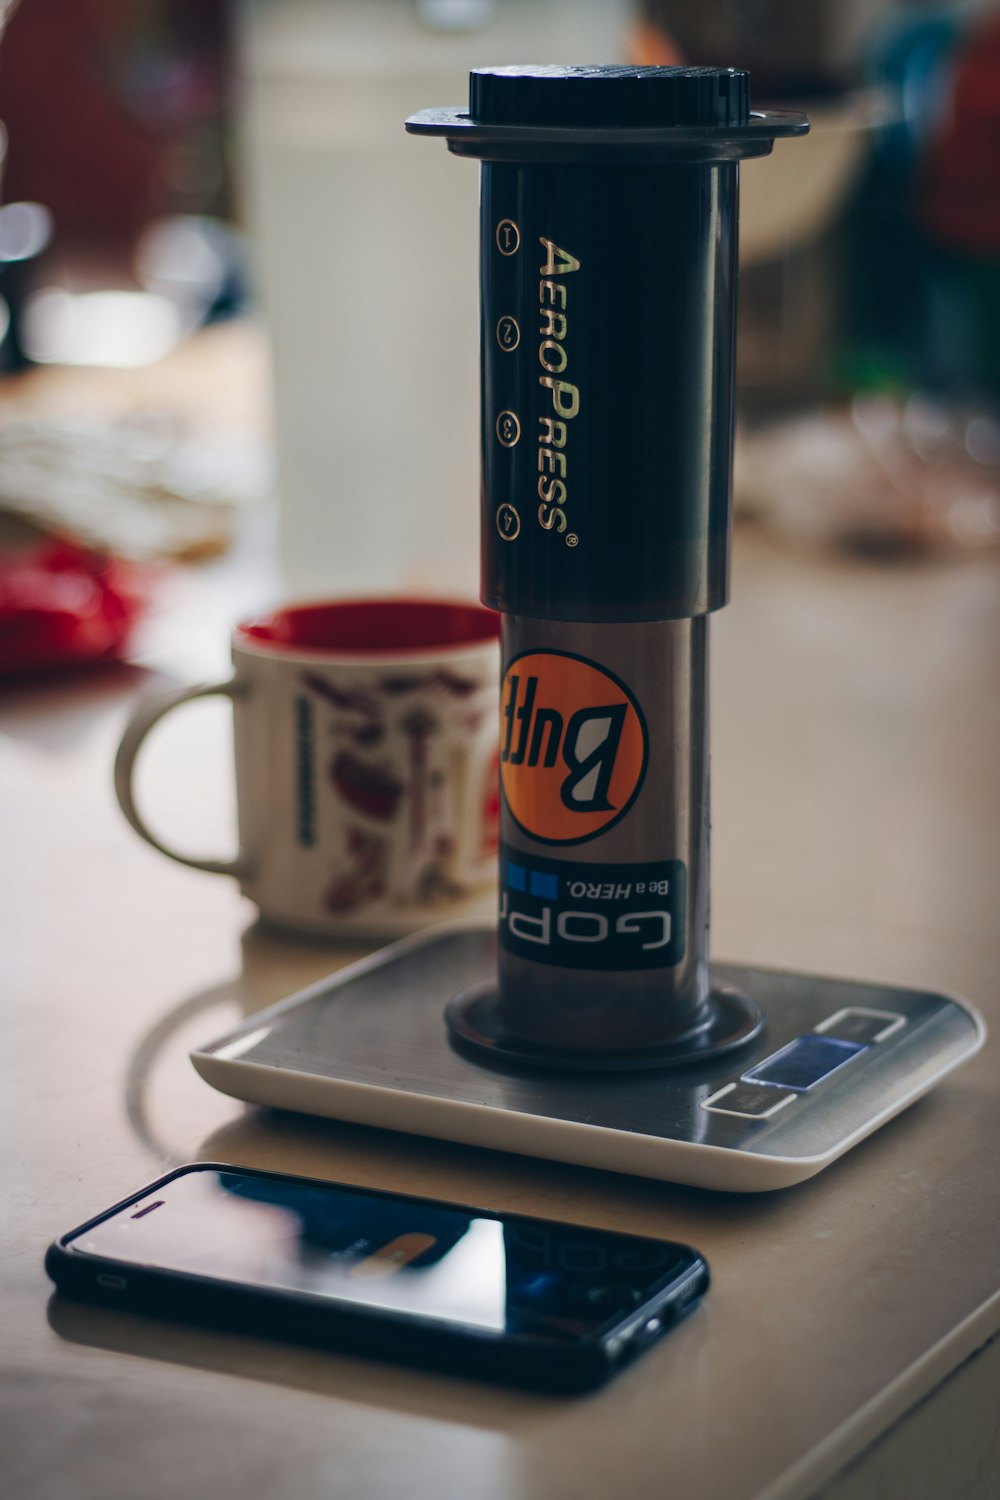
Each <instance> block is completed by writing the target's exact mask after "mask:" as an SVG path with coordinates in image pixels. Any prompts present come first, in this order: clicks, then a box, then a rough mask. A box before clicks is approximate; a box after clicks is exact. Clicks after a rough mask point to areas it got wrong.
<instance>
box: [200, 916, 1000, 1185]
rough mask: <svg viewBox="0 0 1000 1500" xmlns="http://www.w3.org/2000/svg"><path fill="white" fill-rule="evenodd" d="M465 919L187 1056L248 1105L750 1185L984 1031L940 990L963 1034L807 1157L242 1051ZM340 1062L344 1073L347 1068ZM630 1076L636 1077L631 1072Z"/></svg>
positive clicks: (795, 1167) (962, 1057)
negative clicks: (456, 1095) (967, 1029)
mask: <svg viewBox="0 0 1000 1500" xmlns="http://www.w3.org/2000/svg"><path fill="white" fill-rule="evenodd" d="M470 930H479V931H482V930H484V929H483V924H482V923H481V922H471V921H463V922H456V923H449V924H447V925H446V926H442V927H438V928H435V929H434V930H433V933H431V934H429V933H427V932H422V933H418V934H415V935H414V936H412V937H407V938H403V939H402V940H400V941H398V942H395V943H392V944H390V945H389V946H388V947H385V948H382V949H380V950H379V951H378V952H376V953H374V954H372V955H370V956H369V957H366V958H363V959H361V960H359V961H358V962H356V963H353V964H350V965H349V966H347V967H346V968H344V969H342V970H339V971H337V972H336V973H334V974H333V975H331V976H329V977H328V978H326V979H321V980H319V981H318V982H317V983H315V984H312V985H309V986H308V987H307V988H306V989H303V990H300V991H298V992H297V993H295V994H293V995H291V996H289V997H288V998H287V999H285V1000H282V1001H279V1002H278V1003H277V1004H275V1005H272V1006H269V1007H268V1008H267V1009H266V1010H262V1011H259V1012H257V1013H256V1014H254V1015H252V1016H250V1017H248V1018H247V1020H246V1021H245V1022H243V1023H242V1024H241V1025H240V1026H238V1027H237V1028H235V1029H234V1030H233V1031H231V1032H229V1033H227V1034H226V1035H225V1036H224V1037H221V1038H220V1039H219V1040H218V1041H216V1042H214V1043H212V1044H210V1045H209V1046H208V1047H206V1048H197V1049H195V1050H194V1051H192V1052H191V1054H190V1057H191V1061H192V1063H193V1064H194V1067H195V1069H196V1070H197V1072H198V1073H199V1074H200V1076H201V1077H202V1078H203V1079H204V1080H205V1082H206V1083H208V1084H210V1085H211V1086H212V1087H213V1088H215V1089H218V1090H219V1091H220V1092H221V1093H223V1094H228V1095H230V1096H231V1097H233V1098H236V1099H240V1100H243V1101H244V1102H246V1103H250V1104H259V1105H264V1106H267V1107H269V1108H273V1109H283V1110H291V1111H294V1112H297V1113H303V1114H311V1115H319V1116H322V1117H324V1118H327V1119H334V1120H341V1121H346V1122H350V1123H353V1124H358V1125H371V1126H375V1127H376V1128H378V1129H381V1130H398V1131H402V1132H404V1133H405V1134H411V1135H422V1136H431V1137H435V1138H438V1139H441V1140H448V1141H456V1142H460V1143H462V1144H464V1145H473V1146H483V1147H486V1148H487V1149H489V1150H495V1151H496V1150H499V1151H512V1152H516V1153H518V1154H519V1155H523V1156H535V1157H540V1158H542V1159H544V1160H550V1161H561V1162H567V1163H571V1164H574V1165H577V1166H586V1167H597V1168H599V1169H603V1170H605V1171H612V1172H624V1173H627V1174H630V1175H632V1176H637V1177H645V1178H651V1179H655V1180H659V1181H665V1182H675V1183H684V1184H687V1185H689V1186H693V1187H702V1188H711V1189H715V1190H718V1191H722V1192H754V1193H757V1192H768V1191H772V1190H774V1189H777V1188H785V1187H791V1186H793V1185H794V1184H796V1183H799V1182H803V1181H805V1180H807V1179H808V1178H810V1177H813V1176H815V1174H816V1173H817V1172H820V1171H821V1170H822V1169H823V1168H824V1167H826V1166H828V1165H829V1164H830V1163H831V1162H833V1161H835V1160H836V1159H837V1158H838V1157H840V1156H842V1155H843V1154H844V1153H845V1152H847V1151H849V1150H850V1149H851V1148H852V1147H853V1146H855V1145H857V1143H858V1142H859V1141H861V1140H863V1139H864V1138H865V1137H866V1136H868V1135H871V1134H872V1133H873V1132H874V1131H876V1130H877V1129H878V1128H879V1127H880V1126H881V1125H884V1124H885V1123H886V1121H888V1120H890V1119H892V1118H893V1117H894V1116H895V1115H897V1114H899V1113H901V1112H902V1111H903V1110H904V1109H906V1108H907V1107H908V1105H910V1104H912V1103H913V1102H914V1101H915V1100H917V1099H919V1098H921V1097H922V1096H923V1095H924V1094H926V1093H928V1092H929V1091H930V1090H931V1089H932V1088H934V1087H935V1086H936V1084H938V1083H939V1082H940V1081H941V1079H943V1078H944V1077H946V1076H947V1074H949V1073H950V1072H952V1071H953V1069H955V1068H956V1067H958V1066H959V1065H960V1064H961V1063H963V1062H965V1061H966V1060H967V1059H968V1058H970V1057H972V1056H973V1055H974V1054H975V1053H976V1052H978V1051H979V1049H980V1048H981V1047H982V1045H983V1042H984V1041H985V1038H986V1026H985V1023H984V1021H983V1019H982V1017H981V1016H980V1014H979V1013H978V1011H977V1010H976V1009H975V1008H974V1007H973V1006H972V1005H970V1004H969V1002H968V1001H966V1000H964V999H960V998H958V997H956V996H952V995H941V997H940V998H941V999H942V1000H946V1001H948V1002H950V1003H951V1004H953V1005H955V1006H956V1007H957V1008H958V1010H959V1011H962V1012H964V1013H965V1015H966V1016H967V1017H968V1018H969V1019H970V1020H971V1021H972V1023H973V1033H972V1038H971V1041H970V1042H969V1044H968V1045H967V1046H965V1047H964V1048H962V1049H961V1050H960V1051H959V1052H958V1053H957V1055H956V1054H952V1055H951V1056H949V1057H947V1058H946V1060H944V1061H943V1062H942V1064H941V1066H940V1067H939V1068H937V1069H936V1070H929V1071H924V1072H922V1073H921V1074H920V1075H919V1076H918V1077H917V1078H916V1079H915V1080H914V1083H913V1085H912V1087H910V1088H908V1089H905V1090H902V1091H900V1092H897V1093H896V1094H895V1096H894V1097H893V1098H892V1100H891V1102H890V1103H889V1104H887V1106H886V1107H885V1108H884V1109H882V1110H880V1111H878V1112H876V1113H873V1114H872V1115H870V1116H869V1117H868V1118H867V1119H866V1120H865V1122H864V1123H863V1125H861V1126H860V1127H859V1128H856V1129H854V1130H853V1131H851V1132H849V1133H848V1134H846V1135H845V1136H844V1137H843V1138H842V1139H840V1140H839V1141H838V1142H837V1143H836V1145H835V1146H834V1147H833V1148H832V1149H830V1150H828V1151H825V1152H822V1153H820V1154H817V1155H808V1156H798V1155H796V1156H781V1155H770V1154H768V1155H764V1154H761V1153H759V1152H751V1151H745V1150H740V1149H739V1148H736V1147H733V1146H713V1145H709V1144H707V1143H704V1142H692V1141H683V1140H673V1139H670V1138H667V1137H663V1136H658V1135H649V1134H644V1133H642V1132H641V1131H637V1130H636V1131H633V1130H623V1129H611V1128H607V1127H605V1126H601V1125H594V1124H589V1123H584V1122H582V1121H578V1120H568V1119H560V1118H552V1117H550V1116H546V1115H539V1114H534V1113H531V1112H530V1111H528V1110H525V1109H521V1108H505V1107H501V1106H497V1105H493V1104H488V1103H483V1102H479V1101H477V1100H476V1099H475V1098H474V1097H469V1098H467V1099H443V1098H439V1097H434V1096H433V1095H431V1094H428V1093H423V1092H421V1091H420V1081H419V1079H418V1078H417V1077H414V1078H412V1079H411V1080H408V1081H406V1082H405V1083H404V1082H403V1081H402V1080H400V1081H399V1082H397V1083H396V1084H395V1085H394V1086H385V1085H378V1084H372V1083H369V1082H359V1081H357V1080H356V1079H352V1078H350V1077H349V1076H343V1077H330V1076H327V1075H323V1074H320V1073H312V1072H307V1071H302V1070H298V1069H293V1068H290V1067H288V1066H278V1065H274V1064H265V1063H258V1062H253V1061H250V1060H249V1059H246V1058H245V1057H244V1056H243V1054H244V1053H245V1052H246V1051H249V1050H250V1049H251V1048H253V1047H254V1046H255V1045H256V1044H257V1042H258V1041H259V1040H260V1039H261V1037H262V1035H263V1034H264V1033H266V1031H267V1030H269V1029H270V1028H271V1027H272V1026H273V1025H274V1023H275V1022H276V1021H278V1020H280V1018H281V1017H283V1016H285V1015H286V1014H287V1013H288V1012H289V1011H291V1010H293V1009H295V1008H297V1007H299V1006H302V1005H307V1004H309V1003H310V1002H312V1001H313V1000H315V999H317V998H319V997H320V996H324V995H325V996H327V997H328V998H327V1003H329V1004H335V1003H336V1002H337V1000H338V991H340V990H343V989H346V988H347V986H349V985H350V983H351V981H352V980H354V979H357V978H359V977H360V976H362V975H367V974H370V973H371V972H372V971H373V970H376V969H378V968H379V967H382V966H384V965H386V964H391V963H393V962H396V961H398V960H399V959H402V958H405V956H406V955H407V954H408V953H409V952H411V951H412V950H413V949H414V948H416V947H418V946H420V945H422V944H424V943H426V942H427V941H428V939H429V938H433V937H437V936H441V935H444V934H445V933H448V932H453V931H470ZM761 972H763V971H761ZM809 977H810V978H813V977H814V976H809ZM885 992H886V993H887V994H892V990H891V988H890V987H885ZM900 993H902V991H901V992H900ZM447 999H448V996H447V995H442V996H441V997H440V1003H439V1007H438V1014H439V1015H440V1012H441V1011H443V1007H444V1003H445V1001H446V1000H447ZM439 1026H440V1045H441V1048H442V1049H448V1050H449V1051H450V1047H449V1043H448V1041H447V1039H446V1033H445V1027H444V1023H443V1021H439ZM468 1067H469V1093H470V1096H471V1095H475V1093H476V1092H477V1083H479V1085H480V1087H479V1089H478V1092H480V1093H481V1092H482V1087H481V1080H482V1077H483V1071H484V1070H483V1069H482V1068H479V1067H476V1066H475V1065H473V1064H469V1065H468ZM343 1071H344V1073H345V1075H346V1073H347V1072H348V1071H349V1069H348V1068H345V1069H344V1070H343ZM397 1074H398V1069H397ZM628 1076H630V1077H631V1078H633V1079H634V1078H635V1077H636V1075H634V1074H632V1075H628ZM643 1076H649V1075H643Z"/></svg>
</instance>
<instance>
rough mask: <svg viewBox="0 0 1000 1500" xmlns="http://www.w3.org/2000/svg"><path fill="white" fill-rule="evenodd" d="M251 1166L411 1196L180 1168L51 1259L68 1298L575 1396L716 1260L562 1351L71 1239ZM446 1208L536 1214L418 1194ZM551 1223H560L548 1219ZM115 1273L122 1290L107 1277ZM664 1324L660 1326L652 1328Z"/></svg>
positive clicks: (675, 1313)
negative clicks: (196, 1179)
mask: <svg viewBox="0 0 1000 1500" xmlns="http://www.w3.org/2000/svg"><path fill="white" fill-rule="evenodd" d="M192 1166H193V1167H195V1168H196V1169H197V1170H199V1171H217V1172H239V1173H241V1174H242V1175H245V1176H251V1177H261V1178H269V1179H275V1180H278V1181H284V1182H296V1183H304V1184H309V1185H312V1186H326V1187H344V1188H348V1189H353V1190H354V1191H357V1192H361V1193H364V1194H366V1195H368V1196H371V1197H377V1198H388V1199H393V1200H398V1199H400V1198H404V1199H405V1198H408V1197H409V1196H411V1195H408V1194H396V1193H386V1192H380V1191H379V1190H378V1189H376V1188H358V1186H357V1185H356V1184H351V1183H327V1182H323V1181H322V1180H321V1179H318V1178H308V1177H293V1176H290V1175H288V1174H286V1173H283V1172H266V1171H261V1170H258V1169H256V1168H252V1167H236V1166H233V1165H232V1164H231V1163H230V1164H223V1163H217V1162H198V1163H192V1164H188V1165H186V1166H183V1167H178V1168H176V1169H175V1170H174V1171H172V1172H168V1173H167V1174H166V1175H165V1176H163V1177H160V1178H157V1179H156V1181H154V1182H151V1183H149V1184H148V1185H147V1186H145V1187H143V1188H141V1189H140V1190H139V1191H138V1192H135V1193H130V1194H129V1196H128V1197H127V1198H123V1199H122V1200H121V1202H120V1203H116V1204H115V1205H114V1206H113V1207H112V1208H108V1209H106V1210H105V1211H104V1212H103V1213H100V1214H97V1215H96V1216H95V1217H94V1218H92V1219H88V1220H87V1221H86V1222H85V1223H84V1224H81V1225H79V1226H78V1227H77V1228H76V1229H72V1230H70V1231H69V1232H68V1233H67V1234H64V1235H62V1236H61V1237H60V1238H59V1239H58V1240H56V1241H54V1242H53V1243H52V1244H51V1245H50V1246H49V1248H48V1250H47V1251H46V1254H45V1269H46V1271H47V1273H48V1275H49V1277H50V1278H51V1279H52V1281H54V1282H55V1284H56V1287H57V1288H58V1290H59V1291H60V1292H61V1293H63V1294H64V1295H65V1296H68V1297H72V1298H74V1299H76V1300H78V1301H84V1302H92V1303H98V1304H101V1305H103V1306H109V1307H118V1308H124V1309H127V1310H129V1311H133V1312H141V1313H145V1314H149V1315H151V1316H153V1317H157V1318H165V1319H168V1320H171V1321H174V1322H183V1323H196V1324H203V1325H206V1326H209V1327H212V1328H217V1329H220V1330H223V1331H226V1332H232V1333H240V1334H252V1335H256V1336H258V1337H264V1338H273V1339H280V1340H282V1341H284V1342H289V1343H296V1344H305V1345H308V1346H312V1347H316V1348H326V1349H331V1350H335V1351H337V1352H338V1353H346V1354H359V1355H362V1356H364V1357H365V1358H373V1359H382V1360H387V1361H392V1362H394V1363H401V1364H407V1365H413V1366H418V1367H419V1368H421V1369H431V1370H437V1371H442V1372H446V1373H452V1374H462V1375H472V1376H475V1377H476V1378H479V1379H485V1380H492V1381H500V1382H503V1383H504V1384H509V1385H517V1386H521V1387H525V1388H527V1389H532V1390H539V1391H551V1392H559V1393H572V1392H579V1391H587V1390H592V1389H594V1388H595V1387H596V1386H599V1385H601V1384H603V1382H604V1381H606V1380H607V1379H609V1377H610V1376H611V1375H613V1374H614V1373H615V1372H616V1371H618V1370H620V1369H622V1368H623V1367H624V1365H626V1364H627V1363H629V1362H630V1360H631V1359H633V1358H634V1357H635V1356H636V1355H637V1354H639V1353H640V1352H642V1350H644V1349H646V1348H648V1347H649V1345H651V1344H652V1343H654V1342H656V1341H657V1340H658V1339H660V1338H662V1337H663V1336H664V1334H666V1333H667V1332H668V1331H669V1330H670V1328H672V1327H673V1326H674V1325H675V1324H676V1323H677V1322H678V1321H679V1320H680V1318H681V1317H683V1316H684V1314H685V1313H687V1312H689V1311H690V1310H691V1309H692V1308H693V1307H695V1306H696V1305H697V1303H698V1301H699V1300H700V1298H701V1297H702V1295H703V1294H704V1292H705V1291H706V1290H707V1287H708V1281H709V1273H708V1266H707V1264H706V1262H705V1261H704V1259H703V1258H702V1257H701V1256H700V1255H699V1254H698V1252H697V1251H694V1250H690V1247H684V1248H686V1249H689V1251H690V1254H691V1257H692V1263H691V1266H690V1268H689V1270H688V1272H687V1274H686V1275H685V1274H683V1273H681V1274H680V1275H679V1276H678V1278H677V1279H676V1280H675V1281H674V1282H673V1283H672V1284H671V1286H670V1287H669V1288H668V1289H667V1290H666V1291H665V1292H664V1293H662V1294H661V1295H660V1297H659V1299H658V1300H657V1299H651V1300H650V1301H649V1302H646V1303H644V1304H643V1305H642V1307H641V1308H638V1309H635V1308H631V1309H629V1311H628V1313H627V1314H626V1315H623V1317H622V1319H621V1321H620V1323H618V1324H617V1325H616V1326H614V1327H612V1328H608V1329H604V1330H602V1331H601V1333H600V1334H599V1335H596V1336H594V1337H591V1338H588V1339H579V1340H576V1341H574V1342H573V1343H572V1344H570V1345H567V1346H566V1347H565V1348H561V1347H559V1346H558V1345H555V1346H549V1345H546V1344H544V1343H542V1341H540V1340H532V1339H528V1338H519V1337H518V1336H516V1335H510V1334H494V1333H490V1332H488V1331H480V1330H478V1329H475V1328H472V1327H462V1328H461V1329H452V1328H449V1327H448V1326H447V1325H445V1324H442V1323H437V1322H433V1323H432V1322H431V1321H430V1320H422V1319H420V1318H418V1317H414V1316H412V1315H404V1314H400V1313H396V1312H393V1313H387V1312H382V1311H380V1310H379V1309H377V1308H365V1309H364V1311H356V1310H355V1309H353V1308H350V1307H346V1306H340V1305H338V1304H337V1303H336V1302H334V1301H333V1300H332V1299H330V1298H321V1297H318V1296H317V1297H311V1296H308V1295H306V1294H304V1293H297V1292H286V1291H281V1290H279V1289H271V1288H268V1289H266V1290H265V1289H261V1288H259V1287H244V1286H240V1285H239V1284H237V1283H229V1282H223V1281H218V1280H213V1279H209V1278H207V1277H202V1276H197V1275H195V1274H193V1273H191V1272H184V1271H173V1270H166V1269H160V1268H156V1269H149V1268H147V1267H144V1266H141V1265H136V1264H133V1263H132V1262H127V1263H126V1262H124V1261H115V1260H107V1259H105V1258H104V1257H102V1256H98V1255H92V1254H90V1253H89V1252H83V1253H80V1252H73V1251H72V1250H70V1249H68V1248H67V1243H68V1242H69V1241H71V1240H73V1239H76V1238H77V1237H78V1236H80V1235H82V1234H85V1233H86V1232H87V1230H89V1229H92V1228H93V1227H94V1226H95V1225H96V1224H99V1223H102V1222H103V1221H104V1220H106V1219H109V1218H111V1217H112V1216H113V1215H115V1214H117V1213H119V1212H121V1210H122V1209H124V1208H128V1207H129V1205H130V1204H132V1203H137V1202H138V1201H139V1200H140V1199H142V1198H144V1197H146V1196H147V1195H148V1194H149V1193H151V1192H154V1191H155V1190H156V1189H157V1188H160V1187H163V1186H165V1185H166V1184H167V1183H168V1182H171V1181H173V1179H174V1178H175V1177H180V1176H182V1175H184V1174H185V1173H187V1172H189V1171H191V1170H192ZM417 1201H424V1202H427V1203H430V1204H433V1206H434V1207H437V1208H448V1209H455V1210H458V1211H463V1212H466V1213H468V1212H481V1213H482V1214H483V1215H484V1216H485V1217H488V1218H492V1219H496V1218H500V1217H503V1218H505V1219H514V1218H517V1219H520V1220H522V1221H527V1222H531V1220H530V1219H529V1218H528V1216H526V1215H504V1216H501V1215H498V1214H496V1213H495V1212H492V1211H490V1210H489V1209H482V1210H478V1209H472V1208H471V1206H470V1205H468V1204H453V1203H445V1202H442V1201H441V1200H439V1199H424V1200H417ZM537 1222H540V1223H550V1222H551V1221H549V1220H538V1221H537ZM101 1277H112V1278H116V1279H117V1280H118V1281H120V1282H121V1283H123V1284H121V1285H117V1284H109V1283H107V1282H104V1283H102V1281H101V1280H100V1278H101ZM651 1319H655V1320H656V1321H655V1323H654V1326H653V1327H652V1328H651V1329H650V1328H648V1326H647V1325H648V1324H649V1322H650V1320H651Z"/></svg>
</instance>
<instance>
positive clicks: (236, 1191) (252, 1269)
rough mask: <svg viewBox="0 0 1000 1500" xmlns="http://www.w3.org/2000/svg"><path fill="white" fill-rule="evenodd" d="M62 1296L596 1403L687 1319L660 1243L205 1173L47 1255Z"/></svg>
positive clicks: (135, 1204)
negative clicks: (578, 1394)
mask: <svg viewBox="0 0 1000 1500" xmlns="http://www.w3.org/2000/svg"><path fill="white" fill-rule="evenodd" d="M45 1268H46V1270H47V1271H48V1273H49V1275H50V1276H51V1278H52V1280H53V1281H54V1282H55V1283H56V1286H57V1287H58V1288H59V1290H60V1291H61V1292H64V1293H65V1294H66V1295H67V1296H71V1297H77V1298H82V1299H84V1300H87V1301H99V1302H103V1303H111V1304H114V1305H116V1306H118V1307H125V1308H130V1309H133V1310H138V1311H141V1312H145V1313H152V1314H155V1315H158V1316H161V1317H168V1318H173V1319H179V1320H182V1321H187V1322H195V1323H208V1324H211V1325H212V1326H214V1327H222V1328H226V1329H230V1330H237V1331H240V1332H245V1333H254V1334H263V1335H265V1336H271V1337H276V1338H281V1339H287V1340H292V1341H296V1342H302V1343H308V1344H314V1345H316V1344H318V1345H322V1346H327V1347H330V1348H336V1349H340V1350H345V1351H347V1352H350V1353H357V1354H363V1355H370V1356H374V1357H378V1358H383V1359H392V1360H399V1361H403V1362H405V1363H408V1364H416V1365H420V1366H423V1367H430V1368H434V1369H442V1370H451V1371H458V1372H461V1373H465V1374H470V1375H477V1376H481V1377H484V1378H486V1379H493V1380H498V1381H504V1382H506V1383H511V1384H515V1385H523V1386H530V1387H534V1388H536V1389H543V1390H550V1391H580V1390H588V1389H591V1388H593V1387H594V1386H597V1385H600V1384H601V1383H602V1382H603V1381H604V1380H607V1379H608V1377H609V1376H611V1375H612V1374H614V1373H615V1371H616V1370H619V1369H621V1368H622V1367H623V1366H624V1365H626V1364H628V1363H629V1361H630V1360H631V1359H632V1358H634V1356H635V1355H637V1354H638V1353H639V1352H640V1351H641V1350H643V1349H645V1348H648V1347H649V1345H651V1344H653V1343H655V1342H656V1341H657V1340H658V1339H660V1338H662V1337H663V1335H664V1334H665V1333H666V1332H667V1331H668V1330H669V1329H670V1328H671V1327H672V1326H673V1325H674V1324H675V1323H676V1322H677V1321H678V1319H679V1318H681V1317H682V1316H683V1314H684V1313H686V1312H688V1311H689V1310H690V1309H691V1308H692V1307H694V1305H695V1304H696V1303H697V1302H698V1300H699V1298H700V1297H701V1296H702V1295H703V1293H704V1292H705V1290H706V1288H707V1286H708V1267H707V1265H706V1263H705V1261H704V1259H703V1258H702V1257H701V1255H699V1254H698V1252H697V1251H696V1250H692V1249H690V1248H689V1247H688V1246H687V1245H679V1244H674V1243H673V1242H671V1241H668V1240H658V1239H648V1238H644V1237H640V1236H638V1235H631V1234H618V1233H615V1232H612V1231H609V1230H605V1229H585V1228H580V1227H578V1226H576V1225H573V1224H561V1223H555V1222H553V1221H551V1220H548V1219H532V1218H523V1217H521V1216H520V1215H517V1214H496V1213H490V1212H488V1211H487V1210H484V1209H478V1208H469V1207H466V1206H463V1205H459V1204H455V1203H439V1202H436V1201H432V1200H429V1199H426V1198H411V1197H407V1196H403V1195H400V1194H395V1193H384V1192H376V1191H374V1190H373V1189H370V1188H358V1187H348V1186H345V1185H343V1184H340V1183H330V1182H320V1181H315V1180H313V1179H311V1178H306V1177H286V1176H282V1175H281V1174H278V1173H275V1172H261V1171H256V1170H251V1169H250V1168H247V1167H229V1166H220V1165H218V1164H215V1163H208V1164H196V1165H193V1166H186V1167H180V1168H178V1169H177V1170H176V1171H174V1172H171V1173H169V1174H168V1175H167V1176H166V1177H162V1178H160V1180H159V1181H158V1182H154V1183H152V1184H151V1185H150V1186H149V1187H146V1188H143V1189H142V1190H141V1192H138V1193H134V1194H133V1195H132V1196H131V1197H130V1198H127V1199H126V1200H125V1201H124V1202H123V1203H119V1204H117V1205H116V1206H115V1207H114V1208H110V1209H108V1210H107V1211H106V1212H105V1213H102V1214H99V1215H98V1216H97V1217H96V1218H94V1219H91V1220H89V1222H88V1223H86V1224H83V1225H81V1226H80V1228H78V1229H74V1230H72V1231H71V1232H70V1233H69V1234H66V1235H63V1237H62V1238H61V1239H60V1240H57V1241H56V1242H55V1244H53V1245H51V1246H50V1247H49V1250H48V1253H47V1255H46V1257H45Z"/></svg>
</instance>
